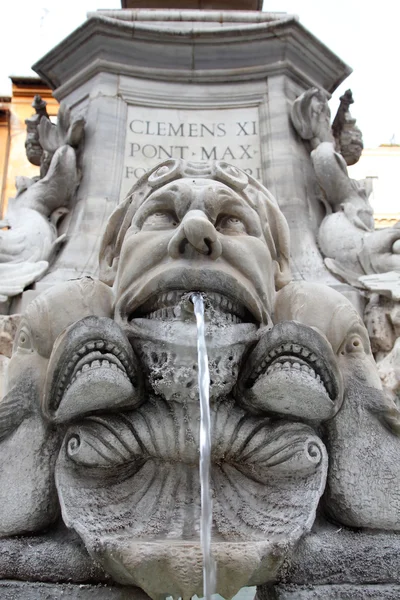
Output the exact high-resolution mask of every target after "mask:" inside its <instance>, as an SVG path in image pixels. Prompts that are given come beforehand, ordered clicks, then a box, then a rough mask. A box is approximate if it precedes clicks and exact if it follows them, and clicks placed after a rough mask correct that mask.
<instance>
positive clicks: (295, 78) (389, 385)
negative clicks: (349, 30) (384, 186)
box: [0, 10, 400, 600]
mask: <svg viewBox="0 0 400 600" xmlns="http://www.w3.org/2000/svg"><path fill="white" fill-rule="evenodd" d="M36 68H37V70H38V72H40V74H41V75H42V76H43V77H44V78H45V79H46V80H47V81H48V82H49V84H50V85H51V86H52V87H54V88H56V89H55V95H56V96H57V97H58V98H59V99H62V100H63V104H62V106H61V109H60V113H59V119H58V122H57V125H53V124H51V123H50V121H49V119H48V117H47V114H46V110H45V106H43V103H41V102H40V100H39V99H36V101H35V104H34V107H35V110H36V115H34V116H33V117H32V119H30V120H28V123H27V125H28V137H27V152H28V154H29V156H30V158H31V160H32V161H33V162H34V163H35V164H40V167H41V176H40V179H39V180H38V181H31V180H27V179H26V178H20V180H19V184H18V185H19V195H18V197H17V199H16V200H15V201H14V202H12V203H11V204H10V213H9V215H8V217H7V218H8V219H9V221H7V222H2V225H6V226H8V225H11V228H9V229H8V230H7V231H2V232H0V233H1V237H0V250H1V252H0V254H1V253H2V255H3V258H4V260H3V261H2V263H1V264H2V265H3V267H1V264H0V272H1V268H4V269H5V271H4V273H6V271H7V270H8V271H7V272H8V273H10V274H11V276H10V278H9V279H8V280H7V281H6V279H5V278H3V279H2V283H1V284H0V294H2V298H0V300H4V299H6V298H9V297H11V296H13V294H16V295H15V296H14V300H12V301H11V302H10V301H8V303H7V302H4V303H3V310H5V311H6V312H10V313H18V314H15V315H12V314H11V315H7V316H4V317H3V319H2V324H1V325H0V327H1V330H0V352H1V353H2V354H1V355H0V376H1V380H0V383H1V386H2V387H3V388H4V395H2V396H0V398H1V399H0V447H1V452H2V464H1V466H0V595H1V596H2V597H3V596H4V597H5V598H14V597H16V595H18V597H21V598H27V599H32V600H34V599H36V598H42V597H44V596H46V597H48V598H60V597H63V598H64V597H65V598H71V599H75V598H76V599H78V598H86V597H87V598H104V599H105V598H110V600H111V599H115V600H118V599H120V600H122V599H125V598H133V599H136V600H145V599H146V598H149V597H151V598H152V599H153V600H160V598H164V597H165V596H167V595H172V596H173V597H182V598H183V599H184V600H187V599H188V598H190V597H192V596H193V595H194V594H197V595H198V596H201V595H202V594H203V573H202V570H203V556H202V549H201V536H200V518H201V503H200V496H201V492H200V482H199V455H200V447H201V436H200V432H199V420H200V408H199V402H198V392H199V390H198V367H197V333H196V322H195V317H194V311H193V303H192V295H193V293H194V292H196V293H201V294H202V296H203V300H204V304H205V336H206V345H207V351H208V359H209V372H210V389H209V395H210V411H211V425H212V429H211V439H212V452H211V477H210V483H211V487H212V492H213V512H212V544H211V551H212V555H213V558H214V560H215V563H216V568H217V589H216V591H217V592H219V593H220V594H221V595H223V596H224V597H225V598H231V597H232V596H233V595H235V594H236V593H237V592H238V590H240V588H242V587H243V586H249V585H250V586H253V585H257V586H259V587H258V592H257V596H258V598H259V599H265V600H266V599H267V598H268V599H272V598H275V599H277V598H280V599H282V600H283V599H285V600H289V599H290V600H291V599H292V598H304V599H308V598H322V597H324V598H349V599H355V600H356V599H357V598H361V597H363V598H364V597H365V598H369V597H371V598H394V597H397V596H396V594H398V592H399V585H400V580H399V575H398V571H399V569H398V564H397V563H398V558H397V557H398V556H399V552H398V550H399V539H398V535H396V534H395V533H394V532H397V531H399V513H400V504H399V494H398V485H397V481H398V478H399V475H400V473H399V466H398V463H399V461H398V456H399V449H400V447H399V445H400V438H399V433H400V411H399V409H398V406H397V404H396V399H397V395H398V390H399V387H400V376H399V373H400V370H399V365H398V354H399V347H398V335H399V318H398V312H399V311H398V308H399V307H398V302H399V294H398V272H399V264H398V257H399V243H400V239H399V235H400V234H399V232H400V229H399V227H394V228H391V229H389V230H383V231H375V230H374V227H373V219H372V211H371V207H370V205H369V202H368V187H367V186H366V185H365V184H364V183H359V182H354V181H352V180H351V179H350V178H349V177H348V174H347V167H346V164H351V163H352V162H354V161H355V160H357V157H358V154H359V151H360V148H361V147H362V142H361V136H360V132H359V130H358V129H357V128H356V126H355V120H354V119H353V118H352V117H351V115H350V112H349V106H350V104H351V103H352V98H351V94H350V93H348V92H346V94H345V95H344V96H343V97H342V99H341V100H342V102H341V106H340V109H339V111H338V114H337V116H336V118H335V120H334V122H333V126H332V127H331V123H330V111H329V106H328V103H327V100H328V97H329V93H330V92H331V91H333V90H334V89H335V87H336V86H337V85H338V83H340V82H341V81H342V79H343V78H344V77H345V76H346V74H348V72H349V70H348V67H346V65H344V63H342V62H341V61H340V60H339V59H338V58H337V57H335V56H334V55H333V54H332V53H331V52H330V51H329V50H328V49H327V48H326V47H325V46H323V45H322V44H321V43H320V42H319V41H318V40H316V39H315V38H314V37H313V36H312V35H311V34H310V33H309V32H307V30H305V29H304V28H303V27H302V26H301V25H300V24H299V22H298V20H297V18H295V17H293V16H291V15H283V14H281V13H279V14H271V13H261V12H260V13H250V12H240V13H239V12H235V11H228V12H223V11H218V10H217V11H179V10H171V11H157V10H124V11H101V12H99V13H95V14H90V15H89V18H88V21H87V22H86V23H85V24H84V25H83V26H82V27H80V28H79V29H78V30H77V31H76V32H74V33H73V34H71V35H70V36H69V37H68V38H67V39H66V40H64V41H63V42H62V43H61V44H60V45H59V46H57V47H56V48H55V49H54V50H52V51H51V52H50V53H49V54H48V55H47V56H46V57H44V58H43V59H42V60H41V61H39V63H38V64H37V65H36ZM67 106H68V107H69V108H68V109H67V108H66V107H67ZM83 136H84V137H85V139H84V140H83ZM83 142H84V144H83ZM163 159H165V160H163ZM160 160H163V162H159V161H160ZM262 182H263V183H264V184H266V185H267V187H268V189H266V188H265V187H264V186H263V183H262ZM78 184H79V186H78ZM132 184H134V186H133V187H131V186H132ZM274 196H275V197H277V200H276V199H275V197H274ZM278 202H279V204H278ZM61 217H63V218H62V219H61ZM32 224H36V225H35V227H32V226H31V225H32ZM39 242H40V243H39ZM61 244H62V245H61ZM291 248H292V249H291ZM0 258H1V257H0ZM324 259H325V260H324ZM45 269H46V272H45ZM18 270H19V272H18ZM84 275H89V276H90V277H82V276H84ZM338 278H339V279H340V280H344V281H345V282H346V284H342V283H341V282H340V281H339V279H338ZM68 279H72V280H71V281H67V280H68ZM33 282H35V283H34V285H33V286H32V289H29V290H26V291H24V293H23V294H21V293H20V292H21V291H22V289H23V288H24V287H26V286H28V285H30V284H32V283H33ZM326 284H329V285H330V287H328V286H327V285H326ZM1 285H3V287H1ZM18 285H19V287H18ZM334 288H335V289H334ZM40 292H42V293H40ZM340 292H343V294H341V293H340ZM347 297H349V298H351V299H352V300H354V305H353V304H352V303H351V302H350V300H349V299H347ZM31 300H33V301H32V302H30V301H31ZM363 303H365V304H366V308H365V313H364V319H365V324H364V323H363V320H362V318H361V312H362V310H363V308H364V306H363ZM356 306H357V308H356ZM357 309H361V310H360V311H358V310H357ZM17 326H18V329H17ZM371 345H372V347H371ZM11 346H12V349H11ZM375 359H376V361H378V363H377V362H376V361H375ZM382 384H383V385H382ZM329 522H334V523H336V524H337V525H336V528H335V526H332V525H329ZM372 530H373V531H372Z"/></svg>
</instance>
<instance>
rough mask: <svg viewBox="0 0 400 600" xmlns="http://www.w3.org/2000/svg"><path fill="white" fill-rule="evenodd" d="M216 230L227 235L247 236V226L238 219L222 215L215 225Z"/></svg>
mask: <svg viewBox="0 0 400 600" xmlns="http://www.w3.org/2000/svg"><path fill="white" fill-rule="evenodd" d="M215 229H216V230H217V231H219V232H220V233H224V234H225V235H241V234H246V233H247V230H246V225H245V224H244V223H243V221H241V220H240V219H239V218H238V217H234V216H231V215H220V216H219V217H218V219H217V222H216V224H215Z"/></svg>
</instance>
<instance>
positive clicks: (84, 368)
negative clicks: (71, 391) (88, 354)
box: [78, 364, 90, 373]
mask: <svg viewBox="0 0 400 600" xmlns="http://www.w3.org/2000/svg"><path fill="white" fill-rule="evenodd" d="M88 369H90V366H89V365H88V364H86V365H83V367H82V371H87V370H88ZM78 373H79V371H78Z"/></svg>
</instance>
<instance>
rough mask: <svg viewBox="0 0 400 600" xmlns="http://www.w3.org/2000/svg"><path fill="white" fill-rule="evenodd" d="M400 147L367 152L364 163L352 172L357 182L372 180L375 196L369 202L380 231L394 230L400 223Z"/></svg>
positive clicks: (368, 149) (350, 169)
mask: <svg viewBox="0 0 400 600" xmlns="http://www.w3.org/2000/svg"><path fill="white" fill-rule="evenodd" d="M398 173H400V145H399V144H391V145H389V144H382V145H381V146H378V148H366V149H364V150H363V153H362V155H361V158H360V160H359V161H358V163H356V164H355V165H354V166H352V167H350V168H349V174H350V177H352V178H353V179H365V178H370V179H371V182H372V193H371V196H370V197H369V200H370V202H371V204H372V206H373V209H374V218H375V224H376V227H391V226H393V225H394V224H395V223H396V222H397V221H400V190H399V186H398V185H397V174H398Z"/></svg>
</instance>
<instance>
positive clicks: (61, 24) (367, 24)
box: [0, 0, 400, 147]
mask: <svg viewBox="0 0 400 600" xmlns="http://www.w3.org/2000/svg"><path fill="white" fill-rule="evenodd" d="M177 2H179V0H177ZM120 7H121V3H120V0H102V1H99V0H18V1H14V2H12V1H10V0H7V1H6V2H4V6H2V28H1V46H2V52H1V55H2V56H1V63H0V95H10V94H11V86H10V83H9V79H8V76H9V75H34V73H33V71H31V69H30V67H31V65H32V64H33V63H34V62H35V61H36V60H38V59H39V58H40V57H41V56H43V55H44V54H46V52H48V51H49V50H50V49H51V48H52V47H53V46H54V45H55V44H56V43H58V42H59V41H61V40H62V39H63V38H64V37H66V36H67V35H68V34H69V33H71V32H72V31H73V30H74V29H76V27H78V26H79V25H80V24H81V23H82V22H83V21H84V20H85V18H86V13H87V12H88V11H90V10H96V9H98V8H120ZM264 9H265V10H268V11H285V12H288V13H294V14H297V15H299V16H300V21H301V23H302V24H303V25H304V26H305V27H307V29H309V30H310V31H311V32H312V33H313V34H314V35H316V36H317V37H318V38H319V39H320V40H321V41H322V42H324V43H325V44H326V45H327V46H328V47H329V48H331V50H333V51H334V52H335V53H336V54H337V55H338V56H339V57H340V58H341V59H343V60H344V61H345V62H347V64H348V65H350V66H351V67H352V68H353V71H354V72H353V74H352V75H350V77H348V79H347V80H346V81H345V82H344V83H343V84H342V85H341V86H340V88H338V90H337V92H335V94H334V97H333V99H332V101H331V110H332V112H333V113H335V111H336V108H337V105H338V98H339V96H340V95H341V94H343V92H344V91H345V90H346V89H347V88H349V87H350V88H351V89H352V90H353V96H354V99H355V104H354V105H353V110H352V114H353V116H354V117H356V118H357V123H358V125H359V127H360V128H361V129H362V132H363V134H364V145H365V146H366V147H374V146H377V145H379V144H382V143H390V142H392V143H393V142H395V143H399V144H400V116H399V114H400V93H399V92H400V69H399V58H400V35H399V28H400V2H398V0H380V1H379V2H373V1H369V2H368V1H367V0H332V1H331V2H327V1H326V0H264Z"/></svg>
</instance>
